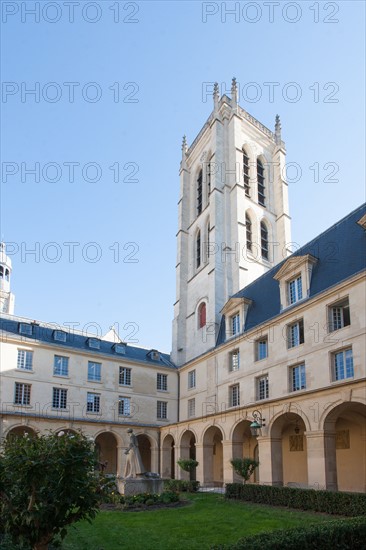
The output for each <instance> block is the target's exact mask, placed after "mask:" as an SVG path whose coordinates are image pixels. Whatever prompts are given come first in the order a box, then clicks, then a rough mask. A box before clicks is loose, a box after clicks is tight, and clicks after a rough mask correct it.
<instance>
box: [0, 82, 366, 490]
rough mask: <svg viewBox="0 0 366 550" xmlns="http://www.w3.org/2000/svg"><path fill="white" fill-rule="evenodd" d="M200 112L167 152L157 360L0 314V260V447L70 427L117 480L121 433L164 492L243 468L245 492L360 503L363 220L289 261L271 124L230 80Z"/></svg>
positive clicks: (364, 463) (6, 291) (281, 150)
mask: <svg viewBox="0 0 366 550" xmlns="http://www.w3.org/2000/svg"><path fill="white" fill-rule="evenodd" d="M213 99H214V109H213V112H212V113H211V115H210V117H209V118H208V120H207V122H206V123H205V125H204V126H203V128H202V130H201V131H200V133H199V134H198V136H197V137H196V139H195V140H194V141H193V143H192V144H191V145H190V147H188V145H187V142H186V139H185V138H184V140H183V147H182V161H181V167H180V177H181V191H180V199H179V203H178V209H179V219H178V235H177V300H176V303H175V306H174V321H173V341H172V353H171V355H170V356H169V355H167V354H164V353H161V352H159V351H158V350H146V349H142V348H136V347H133V346H130V345H126V344H125V343H123V342H121V341H120V340H119V338H118V335H116V334H114V333H113V331H111V332H110V333H109V334H108V335H106V336H105V337H104V338H101V339H98V338H95V337H94V336H93V335H89V334H83V333H78V332H76V331H67V330H65V329H64V328H63V327H57V326H51V325H49V324H46V323H41V322H36V321H32V320H29V319H24V318H21V317H16V316H14V314H13V303H14V298H13V296H12V294H11V292H10V275H11V263H10V259H9V258H8V257H7V256H6V253H5V249H4V247H2V249H1V255H0V267H1V272H0V285H1V287H0V290H1V300H2V302H1V304H2V306H1V308H2V315H1V325H0V328H1V355H0V360H1V384H0V402H1V411H0V436H1V437H8V436H9V434H19V435H21V434H24V433H25V432H28V433H32V432H34V433H35V432H42V433H43V432H45V431H46V430H56V431H60V430H62V431H65V430H78V429H81V430H83V431H84V432H86V433H87V434H89V435H90V436H92V437H93V438H94V440H95V442H96V445H97V448H98V449H99V453H100V459H101V460H102V461H108V467H107V471H108V472H110V473H117V474H118V475H122V472H123V469H124V461H125V455H124V454H123V450H124V449H125V448H126V447H127V446H128V439H127V428H128V427H132V428H133V429H134V431H135V433H136V434H137V436H138V440H139V446H140V450H141V453H142V458H143V461H144V464H145V467H146V469H147V470H149V471H155V472H159V473H160V474H161V476H162V477H164V478H170V477H178V478H185V477H186V476H187V475H188V474H186V473H184V472H182V471H181V470H180V469H179V467H178V466H177V464H176V461H177V460H178V458H180V457H192V458H193V457H194V458H196V459H197V460H198V462H199V466H198V468H197V471H196V473H195V476H196V478H197V479H198V480H199V481H200V482H201V483H203V484H204V485H206V486H221V485H222V484H224V483H225V482H230V481H233V480H236V479H237V478H236V475H235V474H234V472H233V470H232V468H231V465H230V459H231V458H233V457H243V456H250V457H255V458H257V459H258V460H259V463H260V466H259V469H258V470H257V472H256V473H255V475H254V476H253V479H252V481H254V482H259V483H265V484H276V485H290V486H291V485H295V486H306V487H315V488H327V489H329V490H337V489H338V490H349V491H365V490H366V422H365V419H366V385H365V380H366V370H365V369H366V367H365V366H366V354H365V326H366V323H365V297H366V296H365V294H366V289H365V267H366V266H365V228H366V214H365V206H361V207H359V208H358V209H356V210H355V211H353V212H351V213H350V214H348V215H347V216H346V217H345V218H344V219H342V220H340V221H339V222H338V223H337V224H335V225H334V226H332V227H331V228H329V229H328V230H327V231H325V232H324V233H322V234H321V235H319V236H318V237H316V238H315V239H314V240H313V241H311V242H310V243H308V244H306V245H304V246H302V247H301V248H300V249H298V250H296V251H295V252H293V250H291V248H292V245H291V236H290V229H291V228H290V217H289V207H288V197H287V184H286V181H285V180H284V177H283V174H284V164H285V146H284V143H283V141H282V139H281V126H280V122H279V119H278V117H277V118H276V124H275V131H274V132H271V131H270V130H269V129H267V128H266V127H265V126H263V125H262V124H261V123H260V122H258V121H257V120H256V119H254V118H253V117H252V116H251V115H249V114H248V113H247V112H246V111H244V109H242V108H241V107H240V106H239V105H238V104H237V91H236V83H235V80H233V86H232V94H231V98H229V97H227V96H226V95H224V96H222V97H221V98H220V97H219V94H218V88H217V87H216V86H215V90H214V97H213ZM290 252H292V253H290ZM254 421H255V422H256V426H257V430H256V434H255V435H253V433H252V430H251V427H252V428H253V422H254Z"/></svg>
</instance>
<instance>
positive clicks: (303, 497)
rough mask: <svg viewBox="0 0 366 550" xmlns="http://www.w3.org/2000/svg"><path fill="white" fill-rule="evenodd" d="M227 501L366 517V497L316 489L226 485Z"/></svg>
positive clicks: (362, 494)
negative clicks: (235, 500) (229, 499)
mask: <svg viewBox="0 0 366 550" xmlns="http://www.w3.org/2000/svg"><path fill="white" fill-rule="evenodd" d="M225 496H226V497H227V498H238V499H240V500H246V501H250V502H256V503H257V504H270V505H271V506H287V507H288V508H300V509H301V510H313V511H314V512H325V513H327V514H337V515H341V516H342V515H343V516H361V515H364V514H366V494H364V493H343V492H332V491H317V490H315V489H298V488H293V487H273V486H271V485H254V484H250V483H249V484H246V485H242V484H240V483H228V484H227V485H226V493H225Z"/></svg>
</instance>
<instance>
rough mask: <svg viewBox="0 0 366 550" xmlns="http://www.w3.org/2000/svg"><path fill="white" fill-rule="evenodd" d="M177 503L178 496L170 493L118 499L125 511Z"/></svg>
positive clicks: (143, 494) (141, 494) (145, 494)
mask: <svg viewBox="0 0 366 550" xmlns="http://www.w3.org/2000/svg"><path fill="white" fill-rule="evenodd" d="M178 501H179V495H178V494H177V493H174V492H172V491H164V492H163V493H161V494H160V495H158V494H157V493H140V494H138V495H131V496H121V497H120V503H121V504H123V508H124V509H125V510H128V509H129V510H130V509H133V508H141V507H143V506H152V505H153V504H170V503H171V502H178Z"/></svg>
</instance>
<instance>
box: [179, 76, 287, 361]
mask: <svg viewBox="0 0 366 550" xmlns="http://www.w3.org/2000/svg"><path fill="white" fill-rule="evenodd" d="M285 154H286V151H285V144H284V142H283V141H282V139H281V124H280V120H279V117H278V116H277V117H276V123H275V131H274V132H272V131H271V130H269V129H268V128H266V127H265V126H264V125H263V124H261V123H260V122H259V121H258V120H256V119H255V118H254V117H252V116H251V115H250V114H249V113H247V112H246V111H245V110H244V109H243V108H241V107H240V106H239V105H238V91H237V83H236V79H235V78H233V81H232V88H231V98H229V97H228V96H227V95H222V96H221V97H220V95H219V87H218V84H217V83H216V84H215V85H214V90H213V111H212V113H211V114H210V116H209V117H208V119H207V121H206V122H205V124H204V125H203V127H202V129H201V130H200V132H199V134H198V135H197V137H196V138H195V139H194V140H193V142H192V143H191V145H190V146H188V144H187V140H186V137H184V138H183V144H182V160H181V164H180V197H179V202H178V211H179V213H178V233H177V266H176V288H177V295H176V303H175V305H174V321H173V346H172V360H173V361H174V362H175V363H176V364H177V365H179V366H180V365H183V364H184V363H186V362H187V361H189V360H191V359H193V358H195V357H197V356H198V355H201V354H202V353H204V352H206V351H207V350H209V349H210V348H212V347H214V345H215V342H216V338H217V335H218V330H219V324H218V323H219V321H220V317H221V315H220V312H221V310H222V308H223V306H224V304H225V303H226V302H227V300H228V299H229V297H230V296H231V295H233V294H234V293H236V292H238V291H239V290H240V289H241V288H243V287H244V286H246V285H248V284H249V283H251V282H252V281H253V280H254V279H256V278H258V277H259V276H260V275H262V274H263V273H265V272H266V271H267V270H269V269H270V268H272V267H273V266H274V265H276V264H277V263H278V262H279V261H281V260H282V259H283V258H284V257H286V256H287V255H288V254H289V251H288V245H289V243H290V242H291V234H290V233H291V220H290V217H289V206H288V188H287V183H286V181H285V179H284V172H285Z"/></svg>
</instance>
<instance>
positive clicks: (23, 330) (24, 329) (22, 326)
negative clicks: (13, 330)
mask: <svg viewBox="0 0 366 550" xmlns="http://www.w3.org/2000/svg"><path fill="white" fill-rule="evenodd" d="M19 334H25V335H26V336H32V334H33V327H32V325H30V324H29V323H19Z"/></svg>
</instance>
